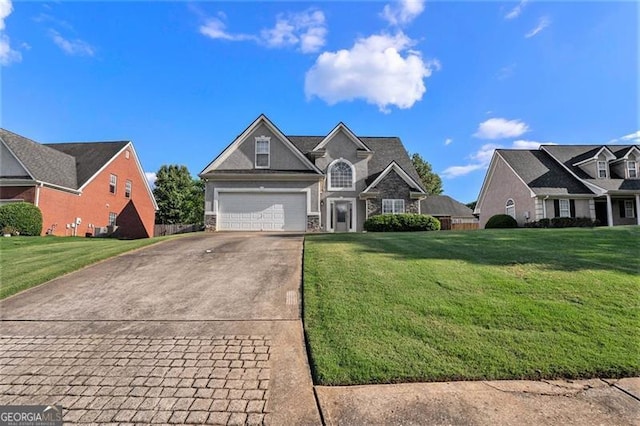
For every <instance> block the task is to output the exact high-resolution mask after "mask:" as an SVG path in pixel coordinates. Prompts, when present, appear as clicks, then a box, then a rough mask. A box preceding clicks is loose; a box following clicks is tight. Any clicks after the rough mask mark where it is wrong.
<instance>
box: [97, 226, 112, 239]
mask: <svg viewBox="0 0 640 426" xmlns="http://www.w3.org/2000/svg"><path fill="white" fill-rule="evenodd" d="M108 233H109V230H108V229H107V227H106V226H96V227H95V228H94V234H95V236H96V237H104V236H105V235H107V234H108Z"/></svg>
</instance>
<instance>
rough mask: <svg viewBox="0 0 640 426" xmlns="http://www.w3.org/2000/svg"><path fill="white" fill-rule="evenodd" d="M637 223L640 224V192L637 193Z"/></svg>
mask: <svg viewBox="0 0 640 426" xmlns="http://www.w3.org/2000/svg"><path fill="white" fill-rule="evenodd" d="M636 223H637V224H638V225H640V194H636Z"/></svg>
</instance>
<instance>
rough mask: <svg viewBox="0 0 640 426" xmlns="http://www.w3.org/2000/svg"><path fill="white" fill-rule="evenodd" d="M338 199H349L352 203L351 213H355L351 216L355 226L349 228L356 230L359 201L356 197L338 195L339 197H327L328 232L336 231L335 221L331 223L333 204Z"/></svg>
mask: <svg viewBox="0 0 640 426" xmlns="http://www.w3.org/2000/svg"><path fill="white" fill-rule="evenodd" d="M336 201H337V202H341V201H349V202H350V203H351V214H352V215H353V217H352V218H351V224H352V225H353V226H352V227H351V228H349V231H348V232H356V229H357V227H358V212H357V210H356V208H357V206H358V203H357V202H356V201H357V200H356V199H355V198H343V197H337V198H335V197H331V198H327V199H325V210H326V216H325V219H324V221H325V222H326V227H327V232H335V229H333V223H331V206H332V205H333V203H335V202H336Z"/></svg>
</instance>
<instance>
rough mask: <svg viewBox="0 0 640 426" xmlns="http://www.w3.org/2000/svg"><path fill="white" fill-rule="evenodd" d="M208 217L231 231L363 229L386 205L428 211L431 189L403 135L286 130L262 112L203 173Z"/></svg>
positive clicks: (211, 224) (214, 226)
mask: <svg viewBox="0 0 640 426" xmlns="http://www.w3.org/2000/svg"><path fill="white" fill-rule="evenodd" d="M200 177H201V178H202V179H204V180H205V182H206V183H205V224H206V226H207V228H208V229H210V230H225V231H227V230H229V231H244V230H246V231H260V230H264V231H271V230H279V231H283V230H284V231H320V230H322V231H328V232H334V231H342V232H354V231H362V230H363V224H364V221H365V220H366V219H367V218H368V217H370V216H373V215H377V214H381V213H420V212H421V203H420V200H422V199H424V198H425V196H426V193H425V191H424V188H423V187H422V185H421V184H420V177H419V176H418V173H417V172H416V170H415V168H414V167H413V163H412V162H411V160H410V159H409V156H408V155H407V152H406V150H405V148H404V147H403V146H402V142H401V141H400V139H398V138H397V137H358V136H356V135H355V134H353V132H352V131H351V130H349V128H348V127H347V126H345V125H344V124H342V123H340V124H338V125H337V126H336V127H335V128H334V129H333V130H332V131H331V132H330V133H329V134H328V135H327V136H285V135H284V134H283V133H282V132H281V131H280V130H279V129H278V128H277V127H276V126H275V125H274V124H273V123H272V122H271V121H269V119H268V118H267V117H266V116H264V115H260V116H259V117H258V118H257V119H256V120H255V121H254V122H253V123H252V124H251V125H250V126H249V127H248V128H247V129H246V130H244V131H243V132H242V133H241V134H240V135H239V136H238V137H237V138H236V139H235V140H234V141H233V142H232V143H231V144H230V145H229V146H228V147H227V148H226V149H225V150H224V151H223V152H222V153H221V154H220V155H218V157H216V158H215V159H214V160H213V161H212V162H211V163H210V164H209V165H208V166H207V167H205V168H204V170H203V171H202V172H201V173H200Z"/></svg>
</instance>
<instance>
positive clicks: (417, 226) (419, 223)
mask: <svg viewBox="0 0 640 426" xmlns="http://www.w3.org/2000/svg"><path fill="white" fill-rule="evenodd" d="M364 229H365V230H366V231H371V232H413V231H439V230H440V221H439V220H438V219H436V218H435V217H433V216H429V215H426V214H412V213H404V214H380V215H376V216H372V217H370V218H369V219H367V220H366V222H365V223H364Z"/></svg>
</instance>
